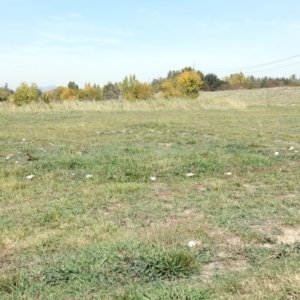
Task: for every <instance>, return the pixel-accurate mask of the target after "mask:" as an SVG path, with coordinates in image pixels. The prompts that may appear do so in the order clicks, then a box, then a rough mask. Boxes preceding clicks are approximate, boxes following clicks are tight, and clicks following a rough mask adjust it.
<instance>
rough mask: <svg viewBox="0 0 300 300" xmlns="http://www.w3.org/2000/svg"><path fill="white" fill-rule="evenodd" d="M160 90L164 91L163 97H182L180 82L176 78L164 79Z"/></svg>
mask: <svg viewBox="0 0 300 300" xmlns="http://www.w3.org/2000/svg"><path fill="white" fill-rule="evenodd" d="M160 90H161V92H162V97H163V98H167V99H168V98H176V97H181V96H182V93H181V90H180V87H179V84H178V82H177V80H176V78H174V79H166V80H165V81H163V82H162V83H161V85H160Z"/></svg>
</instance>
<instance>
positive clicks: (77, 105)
mask: <svg viewBox="0 0 300 300" xmlns="http://www.w3.org/2000/svg"><path fill="white" fill-rule="evenodd" d="M299 99H300V88H299V87H280V88H269V89H254V90H233V91H218V92H201V93H200V95H199V97H198V98H197V99H183V98H174V99H161V98H156V99H148V100H141V101H135V102H131V101H120V100H106V101H58V102H52V103H49V104H48V103H44V102H35V103H30V104H27V105H22V106H16V105H14V104H11V103H7V102H2V103H0V111H7V112H45V111H150V110H198V109H202V110H243V109H246V108H247V107H249V106H253V105H255V106H257V105H259V106H269V105H271V106H274V105H275V106H299V105H300V101H299Z"/></svg>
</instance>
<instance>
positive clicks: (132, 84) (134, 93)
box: [120, 75, 153, 101]
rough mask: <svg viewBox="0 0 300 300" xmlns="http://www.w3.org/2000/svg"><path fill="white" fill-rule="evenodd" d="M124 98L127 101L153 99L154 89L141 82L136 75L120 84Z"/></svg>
mask: <svg viewBox="0 0 300 300" xmlns="http://www.w3.org/2000/svg"><path fill="white" fill-rule="evenodd" d="M120 87H121V91H122V96H123V98H124V99H126V100H130V101H133V100H139V99H149V98H152V97H153V88H152V87H151V85H149V84H147V83H141V82H139V81H138V80H137V79H136V77H135V75H130V76H129V77H127V76H126V77H125V78H124V80H123V81H122V83H121V84H120Z"/></svg>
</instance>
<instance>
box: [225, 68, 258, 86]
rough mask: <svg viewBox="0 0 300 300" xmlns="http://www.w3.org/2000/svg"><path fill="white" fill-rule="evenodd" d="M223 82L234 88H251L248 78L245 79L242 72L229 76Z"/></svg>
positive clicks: (250, 81)
mask: <svg viewBox="0 0 300 300" xmlns="http://www.w3.org/2000/svg"><path fill="white" fill-rule="evenodd" d="M225 81H226V82H228V83H229V85H231V86H232V87H235V88H251V86H252V80H251V78H250V77H246V76H245V75H244V74H243V73H242V72H240V73H235V74H231V75H230V76H228V77H226V78H225Z"/></svg>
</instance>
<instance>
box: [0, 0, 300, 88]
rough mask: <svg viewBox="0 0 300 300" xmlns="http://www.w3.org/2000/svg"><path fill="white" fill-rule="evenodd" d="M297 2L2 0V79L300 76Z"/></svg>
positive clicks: (56, 81)
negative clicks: (185, 71) (191, 72)
mask: <svg viewBox="0 0 300 300" xmlns="http://www.w3.org/2000/svg"><path fill="white" fill-rule="evenodd" d="M299 11H300V1H299V0H285V1H282V0H206V1H202V0H185V1H179V0H172V1H166V0H151V1H145V0H139V1H135V0H132V1H130V0H128V1H120V0H119V1H116V0H108V1H101V0H98V1H91V0H84V1H83V0H82V1H76V0H72V1H69V0H59V1H58V0H51V1H49V0H47V1H46V0H0V16H1V17H0V86H4V84H5V83H8V86H9V87H10V88H12V89H15V88H16V87H17V86H18V85H19V84H20V83H21V82H27V83H28V84H31V83H36V84H37V85H38V86H40V87H45V86H49V85H55V86H67V84H68V82H69V81H74V82H75V83H76V84H78V85H79V87H83V86H84V84H85V83H88V82H89V83H91V84H93V83H96V84H99V85H100V86H103V85H104V84H106V83H107V82H119V81H122V80H123V79H124V77H125V76H128V75H133V74H134V75H136V77H137V79H138V80H140V81H141V82H151V81H152V80H153V79H154V78H159V77H166V75H167V73H168V71H169V70H180V69H182V68H184V67H187V66H191V67H195V69H197V70H200V71H202V72H203V73H204V74H207V73H214V74H216V75H217V76H219V77H220V78H224V77H225V76H229V75H230V74H233V73H237V72H243V73H244V74H245V75H253V76H255V77H264V76H272V77H289V76H291V75H292V74H296V76H297V78H299V77H300V18H299Z"/></svg>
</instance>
